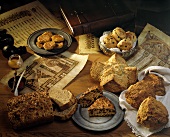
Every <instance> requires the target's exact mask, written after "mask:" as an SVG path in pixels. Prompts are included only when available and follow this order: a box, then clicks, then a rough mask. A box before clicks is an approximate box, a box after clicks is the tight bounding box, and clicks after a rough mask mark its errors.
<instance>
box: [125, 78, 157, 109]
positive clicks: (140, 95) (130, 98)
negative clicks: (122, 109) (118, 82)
mask: <svg viewBox="0 0 170 137" xmlns="http://www.w3.org/2000/svg"><path fill="white" fill-rule="evenodd" d="M149 96H151V97H153V98H156V95H155V88H154V87H153V86H150V84H149V83H146V82H145V81H144V80H141V81H138V82H137V83H135V84H133V85H131V86H130V87H129V88H128V89H127V91H126V92H125V98H126V101H127V103H129V104H130V105H131V106H132V107H133V108H136V109H138V108H139V106H140V104H141V103H142V102H143V100H145V99H146V98H147V97H149Z"/></svg>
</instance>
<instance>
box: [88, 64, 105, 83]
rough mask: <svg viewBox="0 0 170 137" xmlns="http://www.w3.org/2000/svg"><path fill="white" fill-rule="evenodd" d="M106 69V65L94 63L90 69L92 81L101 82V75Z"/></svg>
mask: <svg viewBox="0 0 170 137" xmlns="http://www.w3.org/2000/svg"><path fill="white" fill-rule="evenodd" d="M103 68H104V63H103V62H97V61H96V62H93V63H92V66H91V68H90V76H91V77H92V79H94V80H95V81H100V75H101V72H102V71H103Z"/></svg>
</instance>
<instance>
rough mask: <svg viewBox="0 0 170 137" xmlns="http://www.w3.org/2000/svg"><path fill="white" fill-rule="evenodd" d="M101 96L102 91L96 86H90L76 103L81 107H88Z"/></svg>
mask: <svg viewBox="0 0 170 137" xmlns="http://www.w3.org/2000/svg"><path fill="white" fill-rule="evenodd" d="M102 96H103V91H102V89H101V88H100V87H98V86H92V87H90V88H88V89H87V91H85V92H83V93H82V94H81V96H80V97H79V98H78V103H79V104H80V105H81V107H89V106H90V105H91V104H93V102H94V101H95V100H96V99H98V98H99V97H102Z"/></svg>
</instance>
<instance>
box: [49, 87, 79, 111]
mask: <svg viewBox="0 0 170 137" xmlns="http://www.w3.org/2000/svg"><path fill="white" fill-rule="evenodd" d="M49 96H50V98H51V99H52V100H53V101H54V102H55V103H56V104H57V105H58V107H59V109H60V111H63V110H65V109H67V108H69V107H70V106H72V105H73V104H74V103H75V102H76V98H75V96H74V95H73V93H72V92H71V91H68V90H51V91H49Z"/></svg>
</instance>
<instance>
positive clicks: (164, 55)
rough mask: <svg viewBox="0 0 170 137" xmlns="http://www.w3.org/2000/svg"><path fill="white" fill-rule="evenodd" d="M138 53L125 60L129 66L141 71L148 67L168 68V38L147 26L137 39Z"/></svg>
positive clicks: (169, 43)
mask: <svg viewBox="0 0 170 137" xmlns="http://www.w3.org/2000/svg"><path fill="white" fill-rule="evenodd" d="M138 48H139V49H138V52H136V54H135V55H134V56H133V57H132V58H130V59H129V60H127V63H128V64H129V65H130V66H136V67H137V68H138V71H139V72H140V71H142V70H144V69H145V68H147V67H149V66H163V67H167V68H170V37H169V36H168V35H166V34H165V33H163V32H162V31H160V30H159V29H157V28H155V27H154V26H152V25H151V24H147V25H146V26H145V28H144V29H143V31H142V32H141V34H140V36H139V37H138Z"/></svg>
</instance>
